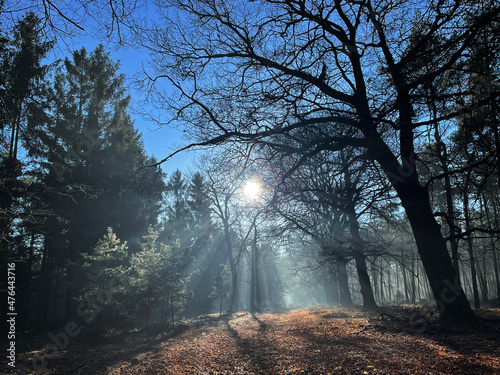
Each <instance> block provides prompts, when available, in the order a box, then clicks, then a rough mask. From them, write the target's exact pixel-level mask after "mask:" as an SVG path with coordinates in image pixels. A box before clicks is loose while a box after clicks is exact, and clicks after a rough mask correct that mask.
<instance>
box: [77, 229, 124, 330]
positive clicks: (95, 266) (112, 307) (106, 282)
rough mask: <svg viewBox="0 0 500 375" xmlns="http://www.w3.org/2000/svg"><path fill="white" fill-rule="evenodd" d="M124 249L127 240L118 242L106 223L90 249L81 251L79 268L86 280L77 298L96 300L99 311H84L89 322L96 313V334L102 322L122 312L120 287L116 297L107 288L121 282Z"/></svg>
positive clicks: (115, 294) (116, 316)
mask: <svg viewBox="0 0 500 375" xmlns="http://www.w3.org/2000/svg"><path fill="white" fill-rule="evenodd" d="M127 249H128V247H127V242H126V241H125V242H121V241H120V240H119V239H118V237H117V236H116V234H115V233H114V232H113V229H112V228H111V227H110V228H108V231H107V233H106V234H105V235H104V237H103V238H101V239H99V241H98V242H97V244H96V246H95V247H94V249H93V251H92V253H91V254H86V255H84V259H85V263H84V264H83V270H84V271H85V273H86V275H87V281H86V288H85V289H84V291H83V293H82V294H81V295H80V298H81V299H84V300H87V301H88V300H91V299H92V300H97V301H96V302H97V303H96V304H94V305H96V306H97V308H98V310H99V311H86V318H87V319H88V320H92V321H93V322H94V318H95V315H97V318H96V319H95V332H96V334H97V335H98V334H99V330H100V327H101V325H102V323H108V322H110V321H112V320H113V321H115V322H116V319H117V318H118V317H119V316H120V314H123V307H121V303H123V290H122V295H121V296H120V297H119V296H118V295H117V293H116V291H115V292H114V293H113V294H112V291H111V289H112V288H113V289H114V288H116V287H117V286H118V285H119V284H121V283H120V282H119V280H120V279H121V278H122V277H123V274H124V272H125V271H126V263H127V261H128V253H127ZM104 314H106V315H105V319H103V315H104ZM89 315H90V316H89ZM103 320H104V322H103Z"/></svg>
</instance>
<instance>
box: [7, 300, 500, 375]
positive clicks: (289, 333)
mask: <svg viewBox="0 0 500 375" xmlns="http://www.w3.org/2000/svg"><path fill="white" fill-rule="evenodd" d="M381 311H382V314H381V315H378V314H377V315H370V314H367V313H365V312H362V311H361V310H358V309H353V310H347V309H340V308H330V307H311V308H306V309H300V310H292V311H283V312H280V313H276V312H274V313H257V314H250V313H236V314H231V315H229V314H227V315H222V316H218V315H207V316H203V317H199V318H198V319H192V320H186V321H182V322H179V323H176V324H175V325H173V326H170V327H169V329H168V330H165V329H163V330H159V329H156V330H155V331H154V332H153V331H152V330H148V331H146V330H144V331H141V332H122V333H114V334H108V335H106V336H105V337H103V338H102V339H100V340H99V341H95V340H92V339H90V338H79V337H77V338H71V339H69V342H68V344H67V346H66V348H65V349H64V350H62V351H58V352H57V353H56V354H55V355H52V356H51V358H50V359H49V360H48V362H47V364H46V367H45V368H39V369H38V370H33V365H32V363H33V358H34V357H35V355H36V354H37V353H39V349H41V348H42V347H43V345H44V342H43V340H41V341H40V342H33V343H32V344H31V351H25V352H24V353H18V358H17V371H18V373H21V374H40V375H49V374H50V375H51V374H63V375H66V374H68V375H70V374H71V375H73V374H75V375H78V374H85V375H91V374H100V375H117V374H151V375H154V374H174V375H181V374H198V375H205V374H211V375H216V374H325V375H326V374H426V375H427V374H475V375H478V374H500V345H499V343H500V309H483V310H479V311H477V315H478V317H479V318H480V323H479V324H478V326H477V327H474V328H470V327H456V326H455V327H444V326H442V325H440V324H439V322H438V321H437V319H435V317H433V316H431V317H430V318H429V314H428V312H426V309H425V308H423V307H420V308H414V307H401V306H400V307H383V308H381ZM47 342H48V340H47V339H45V345H46V344H47ZM38 346H39V348H38ZM34 349H38V350H34ZM2 360H3V359H2ZM3 364H4V363H3V361H2V363H1V365H3ZM1 371H2V370H0V373H2V372H1ZM5 373H7V374H10V373H15V372H9V371H7V372H5Z"/></svg>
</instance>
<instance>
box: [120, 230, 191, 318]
mask: <svg viewBox="0 0 500 375" xmlns="http://www.w3.org/2000/svg"><path fill="white" fill-rule="evenodd" d="M143 239H144V242H142V243H141V251H140V252H138V253H136V254H134V255H132V258H131V260H130V269H129V277H130V278H129V280H130V292H131V301H132V303H133V305H132V309H133V311H134V312H135V314H136V315H137V316H138V317H141V318H143V319H144V321H145V324H146V325H148V324H149V322H150V321H151V318H152V313H153V312H154V310H155V309H157V310H158V311H160V313H161V321H162V322H163V323H166V320H167V317H169V316H170V318H171V319H172V321H173V320H174V318H175V316H176V315H177V314H178V313H180V312H182V311H183V309H184V306H185V304H186V301H187V298H188V293H187V283H188V282H189V280H188V278H186V277H184V276H182V274H181V271H180V267H179V261H178V256H176V255H174V251H173V249H172V246H167V245H165V244H164V243H161V242H158V232H156V231H155V230H154V229H153V228H152V227H150V228H149V230H148V234H147V235H145V236H144V237H143Z"/></svg>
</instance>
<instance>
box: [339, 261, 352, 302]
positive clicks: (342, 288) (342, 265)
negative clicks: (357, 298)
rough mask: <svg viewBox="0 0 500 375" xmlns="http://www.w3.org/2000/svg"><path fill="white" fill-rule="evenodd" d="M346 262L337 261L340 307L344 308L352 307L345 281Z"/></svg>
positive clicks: (347, 285) (347, 284)
mask: <svg viewBox="0 0 500 375" xmlns="http://www.w3.org/2000/svg"><path fill="white" fill-rule="evenodd" d="M346 264H347V261H346V260H345V259H344V258H342V259H339V260H338V261H337V280H338V285H339V297H340V305H341V306H344V307H353V306H354V304H353V303H352V298H351V292H350V290H349V283H348V281H347V269H346Z"/></svg>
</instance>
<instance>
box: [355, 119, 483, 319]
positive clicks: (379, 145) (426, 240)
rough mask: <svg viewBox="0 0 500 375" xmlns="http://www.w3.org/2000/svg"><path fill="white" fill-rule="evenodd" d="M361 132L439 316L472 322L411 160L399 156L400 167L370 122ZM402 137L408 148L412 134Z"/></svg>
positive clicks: (465, 300) (404, 153) (403, 144)
mask: <svg viewBox="0 0 500 375" xmlns="http://www.w3.org/2000/svg"><path fill="white" fill-rule="evenodd" d="M367 113H368V112H367ZM363 133H364V135H365V137H366V139H367V140H368V145H369V149H370V150H371V152H372V153H373V156H374V158H375V160H377V162H378V163H379V164H380V165H381V167H382V169H383V170H384V172H385V174H386V175H387V177H388V178H389V179H390V180H391V183H392V186H393V187H394V189H395V190H396V192H397V194H398V197H399V199H400V200H401V204H402V206H403V208H404V209H405V212H406V215H407V217H408V220H409V222H410V226H411V228H412V231H413V235H414V237H415V243H416V245H417V249H418V253H419V255H420V259H421V261H422V264H423V266H424V270H425V272H426V274H427V278H428V280H429V284H430V287H431V289H432V294H433V297H434V299H435V301H436V305H437V307H438V311H439V313H440V317H441V319H443V320H452V321H457V322H475V321H476V316H475V315H474V312H473V311H472V308H471V306H470V303H469V301H468V300H467V298H466V296H465V293H464V291H463V289H462V287H461V286H460V283H459V280H458V277H457V274H456V272H455V269H454V268H453V265H452V262H451V258H450V255H449V254H448V249H447V247H446V242H445V240H444V238H443V235H442V234H441V227H440V226H439V224H438V223H437V222H436V219H435V218H434V215H433V212H432V209H431V205H430V201H429V195H428V193H427V190H426V189H425V188H424V187H423V186H421V185H420V183H419V181H418V177H417V174H416V169H415V164H414V162H412V161H408V160H404V159H403V166H405V168H403V167H402V166H401V165H400V163H399V162H398V160H397V158H396V157H395V155H394V154H393V153H392V151H391V149H390V148H389V146H388V145H387V144H386V143H385V142H384V141H383V140H382V139H381V137H380V135H379V134H378V132H377V130H376V127H375V126H374V125H372V126H367V127H366V128H365V129H363ZM405 137H406V138H404V139H403V137H402V141H401V143H402V144H401V148H402V149H404V148H410V146H409V144H410V142H413V140H412V137H413V135H412V134H409V135H405ZM404 151H406V152H402V154H403V155H409V154H410V155H411V152H408V150H404ZM405 169H406V170H405Z"/></svg>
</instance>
